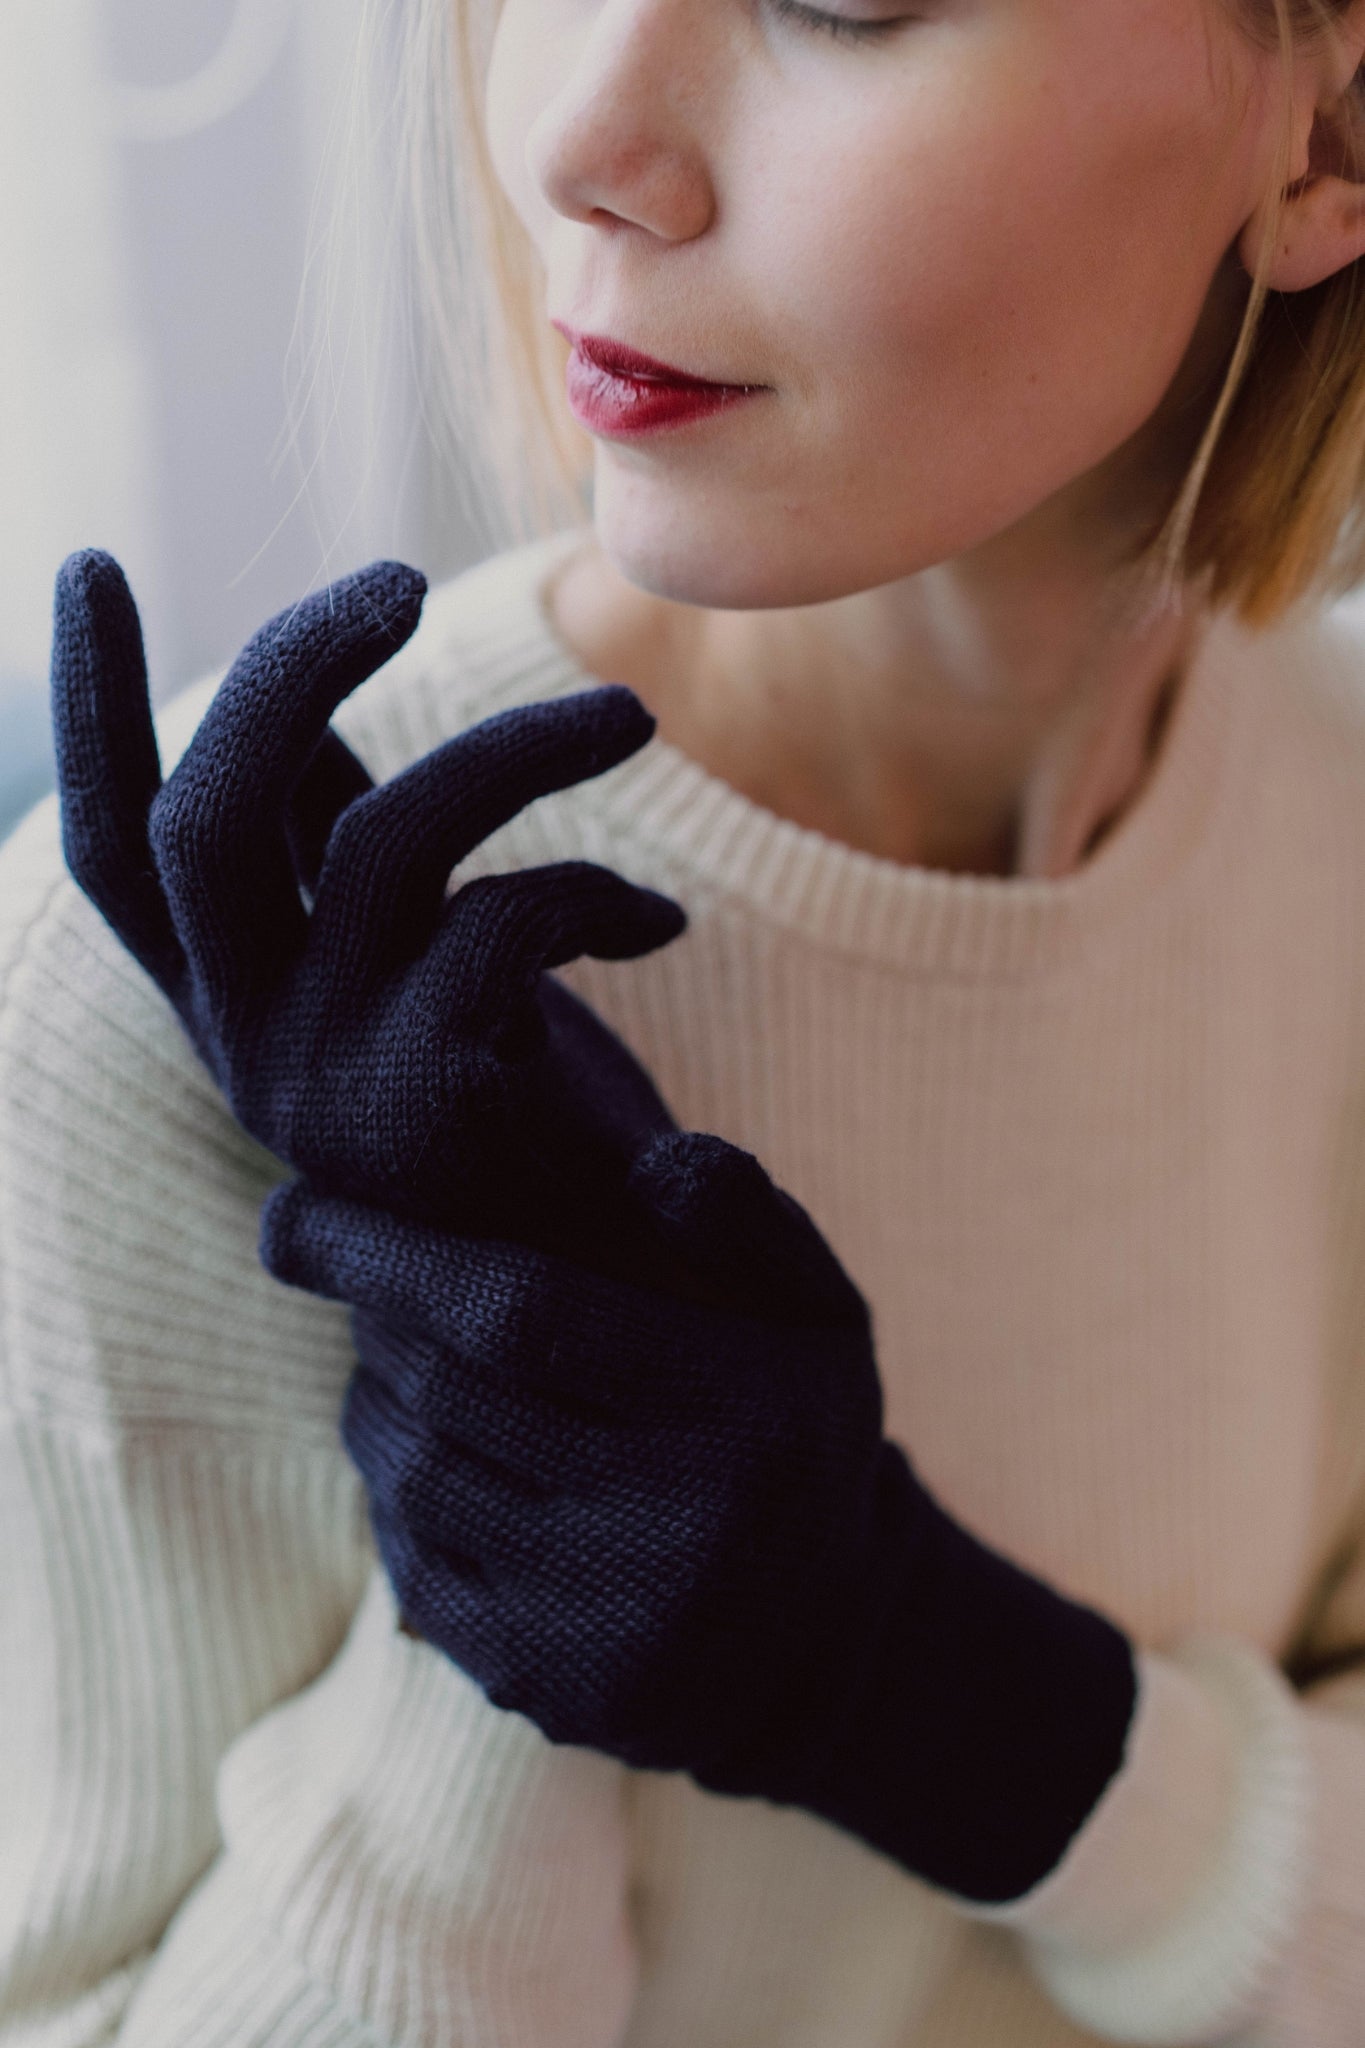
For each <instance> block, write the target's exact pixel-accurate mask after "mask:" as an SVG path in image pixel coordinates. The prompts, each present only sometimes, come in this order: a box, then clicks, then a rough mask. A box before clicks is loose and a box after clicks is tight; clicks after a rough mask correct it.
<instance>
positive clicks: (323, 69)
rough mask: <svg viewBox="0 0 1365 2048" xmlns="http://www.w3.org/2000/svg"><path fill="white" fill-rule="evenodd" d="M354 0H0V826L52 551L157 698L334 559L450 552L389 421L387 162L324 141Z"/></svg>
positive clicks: (449, 561) (28, 710)
mask: <svg viewBox="0 0 1365 2048" xmlns="http://www.w3.org/2000/svg"><path fill="white" fill-rule="evenodd" d="M399 4H401V0H399ZM358 6H359V0H3V4H0V832H2V831H3V830H4V829H5V827H6V825H7V824H8V823H9V822H11V821H12V817H13V815H14V813H15V811H16V810H17V809H18V808H19V807H20V806H21V804H22V803H24V802H27V801H28V800H29V798H30V797H31V795H32V794H33V792H34V791H35V790H36V789H37V788H38V787H40V786H41V779H42V777H43V775H44V774H45V772H46V761H45V751H46V700H45V677H46V669H47V660H48V648H49V638H50V617H51V601H52V584H53V578H54V576H55V574H56V571H57V568H58V565H59V564H60V562H61V561H62V559H63V558H64V556H65V555H66V554H68V553H69V552H70V551H71V550H73V549H75V548H79V547H89V546H99V547H104V548H108V549H109V550H110V551H111V552H112V553H113V554H115V555H116V556H117V557H118V559H119V560H120V561H121V562H122V564H123V566H124V569H125V570H126V572H127V575H128V578H129V581H130V583H131V584H132V587H133V590H134V593H135V595H136V597H137V599H138V603H139V606H140V608H141V611H142V615H143V622H144V628H145V632H146V638H147V643H148V654H149V661H150V666H151V670H152V677H153V686H154V691H155V694H156V696H157V697H158V699H161V698H164V697H165V696H166V695H167V694H169V693H170V692H171V691H173V690H174V689H176V688H178V687H179V686H180V685H182V684H183V683H185V682H187V681H189V680H191V679H192V678H193V677H195V676H197V675H200V674H203V673H205V672H206V671H207V670H209V669H210V668H212V667H214V666H216V665H218V664H220V663H223V662H225V661H226V660H227V659H228V658H229V657H230V656H231V655H232V654H233V653H234V652H235V650H236V648H237V647H238V646H239V645H240V643H241V642H242V640H243V639H245V638H246V637H247V635H248V634H249V633H250V632H251V631H252V630H253V629H254V628H255V627H256V626H257V625H259V624H260V623H261V621H262V620H264V619H265V618H266V617H268V616H269V615H270V614H271V613H272V612H274V611H276V610H278V609H279V608H280V607H281V606H282V605H284V604H286V603H288V602H290V601H291V600H292V599H293V598H295V597H297V596H298V595H300V594H301V592H302V591H304V590H306V589H309V588H312V587H315V586H316V585H317V584H318V583H319V582H322V581H325V580H327V579H328V578H329V577H331V576H333V575H337V574H340V573H343V572H344V571H345V570H347V569H349V568H353V567H355V566H356V565H357V564H359V563H361V562H363V561H368V560H370V559H372V558H373V557H374V556H376V555H380V554H384V555H398V556H401V557H403V558H404V559H406V560H409V561H413V562H416V563H417V564H419V565H420V566H421V567H422V568H424V569H425V570H427V572H428V573H429V574H431V575H433V576H437V575H444V574H448V573H450V571H451V570H452V569H454V568H456V567H458V566H460V565H461V564H462V563H463V562H464V561H467V560H470V559H473V557H474V555H475V554H476V553H477V551H478V549H477V544H476V543H475V541H474V540H473V538H472V536H471V534H470V532H469V530H468V528H467V526H466V525H465V524H464V523H463V522H462V520H461V517H460V514H459V512H458V509H455V508H454V498H453V495H452V490H451V485H450V480H449V479H448V478H445V477H442V476H438V475H436V474H435V473H434V469H433V463H432V458H431V457H430V455H429V453H428V452H427V447H428V444H427V437H426V436H425V434H424V432H423V430H422V428H421V425H420V421H419V418H418V415H417V410H416V394H415V390H414V388H413V375H412V370H411V367H410V362H409V357H408V353H407V347H406V341H405V336H406V332H407V329H406V326H405V319H406V314H407V310H408V309H407V306H406V304H405V291H404V285H403V280H402V279H401V278H397V277H395V275H394V271H393V263H392V245H393V238H392V236H390V235H386V233H385V227H384V218H385V209H386V207H387V206H389V205H390V204H391V203H392V188H391V186H390V184H389V176H390V172H391V170H392V163H391V157H392V156H393V155H394V154H396V152H393V151H390V152H386V151H385V150H384V148H383V147H382V143H381V147H380V149H379V151H378V156H377V160H376V161H374V162H372V163H369V164H365V163H360V164H357V163H355V162H354V161H353V160H351V159H348V154H347V148H346V145H345V139H344V133H342V134H339V132H338V124H344V123H345V121H346V120H347V118H348V109H349V105H350V103H349V101H348V99H347V98H346V94H345V87H346V84H347V78H348V69H347V67H348V60H349V58H350V54H351V49H352V42H353V37H354V32H355V22H356V12H357V8H358ZM369 83H370V87H371V90H372V92H373V94H374V95H375V96H376V104H377V105H378V106H379V107H380V109H381V110H382V107H383V105H384V104H385V103H386V95H387V94H388V93H389V92H390V91H391V85H392V81H391V79H390V78H388V77H386V76H384V75H383V73H382V67H380V69H379V72H378V74H377V75H376V76H374V77H373V78H371V79H370V81H369ZM348 162H349V168H350V173H351V175H350V176H349V178H348V176H347V166H348ZM338 206H339V207H340V208H341V209H342V212H341V218H342V221H343V232H342V235H341V237H340V241H339V244H338V245H336V246H339V248H340V250H341V265H340V270H339V271H337V270H336V268H335V265H333V269H332V271H330V272H329V271H328V270H327V268H326V266H327V263H328V261H329V260H330V259H329V258H328V256H327V249H328V248H329V247H331V246H333V245H330V244H328V243H327V241H326V229H327V225H328V223H329V221H330V220H331V219H332V218H333V215H334V211H335V209H336V208H337V207H338ZM310 262H311V264H312V266H313V270H312V275H313V277H314V280H315V289H314V291H313V294H312V297H311V299H310V301H309V305H310V306H311V307H312V308H313V309H314V311H315V312H316V311H318V310H319V308H320V306H321V304H322V303H323V302H324V301H326V302H329V303H330V304H331V306H332V312H331V324H330V331H329V333H328V351H327V355H326V357H325V359H324V360H323V362H322V364H321V366H319V364H318V362H317V361H316V360H314V359H313V358H311V357H310V354H309V350H310V344H311V340H312V336H313V331H314V330H313V329H312V328H311V327H310V325H309V324H308V322H307V321H305V322H304V324H303V326H302V327H301V328H297V329H296V318H297V316H298V314H299V309H300V291H301V286H302V284H303V281H304V274H305V269H306V267H307V266H308V265H309V263H310Z"/></svg>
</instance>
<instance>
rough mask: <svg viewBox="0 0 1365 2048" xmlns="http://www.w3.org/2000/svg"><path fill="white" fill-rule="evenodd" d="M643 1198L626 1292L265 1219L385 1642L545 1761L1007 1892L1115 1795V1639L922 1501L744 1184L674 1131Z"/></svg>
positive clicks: (860, 1309)
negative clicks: (425, 1666) (717, 1804)
mask: <svg viewBox="0 0 1365 2048" xmlns="http://www.w3.org/2000/svg"><path fill="white" fill-rule="evenodd" d="M629 1192H630V1195H631V1197H632V1199H633V1201H634V1202H635V1203H636V1204H637V1206H638V1209H639V1212H640V1214H641V1216H642V1217H643V1218H645V1219H646V1220H647V1224H648V1228H649V1231H650V1233H651V1235H652V1238H653V1241H654V1243H655V1245H656V1247H657V1259H656V1261H655V1262H654V1267H653V1270H652V1271H651V1267H650V1262H648V1261H642V1262H641V1264H640V1268H639V1270H638V1272H637V1276H636V1277H635V1278H634V1279H633V1280H621V1279H610V1278H607V1277H604V1276H603V1275H602V1274H601V1273H600V1272H595V1271H593V1270H591V1269H589V1268H587V1267H584V1266H582V1265H578V1264H576V1263H573V1262H571V1261H569V1260H566V1259H563V1258H558V1257H554V1256H549V1255H546V1254H544V1253H542V1252H537V1251H535V1250H532V1249H530V1248H529V1247H527V1246H526V1245H525V1244H518V1243H510V1242H495V1241H489V1240H487V1239H476V1238H465V1237H460V1236H457V1235H454V1234H451V1233H449V1232H441V1231H437V1230H433V1229H430V1228H426V1227H423V1226H420V1225H414V1224H412V1223H409V1222H406V1221H404V1220H403V1219H401V1218H398V1217H396V1216H394V1215H392V1214H390V1213H389V1212H387V1211H386V1210H385V1209H383V1208H382V1207H375V1206H368V1205H362V1204H358V1203H351V1202H347V1201H344V1200H337V1199H329V1198H326V1197H323V1196H319V1195H317V1194H315V1193H313V1192H311V1191H310V1190H309V1189H307V1188H306V1187H304V1186H302V1185H295V1186H293V1187H290V1188H285V1189H280V1190H277V1191H276V1193H275V1194H273V1195H272V1196H271V1197H270V1198H269V1200H268V1201H267V1203H266V1205H265V1208H264V1211H263V1215H262V1239H261V1253H262V1258H263V1260H264V1262H265V1264H266V1266H267V1267H268V1268H269V1270H270V1271H271V1272H272V1273H274V1274H275V1275H276V1277H277V1278H279V1279H281V1280H283V1281H286V1282H288V1283H290V1284H292V1285H294V1286H298V1287H304V1288H307V1289H310V1290H312V1291H313V1292H315V1293H319V1294H323V1295H327V1296H331V1297H334V1298H336V1299H338V1300H341V1301H344V1302H347V1303H349V1304H351V1306H352V1310H353V1316H352V1321H353V1327H354V1332H355V1339H356V1344H357V1348H358V1351H359V1354H360V1359H361V1363H360V1366H359V1367H358V1369H357V1371H356V1373H355V1376H354V1378H353V1380H352V1383H351V1387H350V1391H349V1394H348V1397H347V1403H346V1408H345V1414H344V1420H343V1434H344V1437H345V1441H346V1445H347V1448H348V1449H349V1451H350V1454H351V1456H352V1458H353V1459H354V1461H355V1463H356V1464H357V1466H358V1467H359V1469H360V1472H361V1474H362V1476H363V1478H364V1480H365V1484H366V1487H367V1490H368V1494H369V1503H370V1513H371V1520H372V1523H373V1527H374V1532H375V1537H376V1541H377V1544H378V1547H379V1550H380V1553H381V1556H382V1558H383V1561H384V1564H385V1567H386V1569H387V1571H388V1574H389V1576H390V1579H391V1580H392V1583H393V1585H394V1588H395V1591H396V1593H397V1596H398V1599H399V1602H400V1605H401V1608H402V1611H403V1613H404V1616H405V1617H406V1619H407V1620H408V1621H409V1622H410V1623H411V1624H412V1625H413V1628H414V1629H415V1630H416V1632H418V1633H420V1634H421V1635H423V1636H425V1637H426V1638H428V1639H429V1640H430V1641H431V1642H432V1643H433V1644H435V1645H436V1646H437V1647H438V1648H439V1649H441V1650H442V1651H444V1652H445V1654H446V1655H448V1656H449V1657H450V1658H452V1659H453V1660H454V1661H455V1662H456V1663H457V1664H459V1665H460V1666H461V1667H462V1668H463V1669H464V1670H465V1671H466V1672H467V1673H468V1674H469V1675H470V1676H471V1677H472V1678H473V1679H474V1680H475V1682H476V1683H477V1684H478V1685H479V1686H481V1687H482V1689H483V1690H484V1692H485V1693H486V1694H487V1696H488V1697H489V1699H490V1700H492V1701H493V1702H494V1704H495V1705H497V1706H499V1707H502V1708H505V1709H508V1710H512V1711H515V1712H518V1713H521V1714H524V1715H526V1716H527V1717H528V1718H529V1719H531V1720H532V1721H534V1722H536V1723H537V1724H538V1725H539V1727H540V1728H541V1729H542V1730H543V1732H544V1733H545V1734H546V1735H547V1736H548V1737H549V1738H550V1739H551V1740H552V1741H555V1742H564V1743H573V1744H577V1745H580V1746H583V1747H586V1748H592V1749H597V1750H601V1751H604V1752H606V1753H607V1754H609V1755H612V1756H615V1757H618V1758H620V1759H621V1760H622V1761H623V1762H625V1763H627V1764H630V1765H633V1766H636V1767H637V1768H642V1769H652V1770H665V1771H668V1770H683V1771H687V1772H689V1773H690V1774H691V1776H692V1777H693V1778H695V1779H696V1781H697V1782H698V1783H699V1784H701V1785H703V1786H705V1787H707V1788H708V1789H710V1790H712V1791H715V1792H720V1793H728V1794H732V1795H739V1796H760V1797H764V1798H767V1799H769V1800H772V1801H774V1802H776V1803H779V1804H783V1805H792V1806H800V1807H804V1808H805V1809H807V1810H808V1811H810V1812H812V1813H815V1814H818V1815H821V1816H823V1817H824V1818H826V1819H828V1820H830V1821H833V1822H834V1823H836V1824H837V1825H839V1826H841V1827H843V1828H845V1829H847V1830H848V1831H849V1832H851V1833H853V1834H855V1835H858V1836H860V1837H861V1838H862V1839H863V1840H864V1841H865V1842H868V1843H870V1844H871V1845H872V1846H873V1847H875V1848H877V1849H880V1850H881V1851H883V1852H884V1853H885V1854H887V1855H889V1856H891V1857H893V1858H895V1859H896V1860H897V1861H899V1862H900V1863H901V1864H902V1865H903V1866H904V1867H905V1868H906V1869H908V1870H910V1871H911V1872H913V1873H914V1874H916V1875H917V1876H919V1877H921V1878H924V1879H926V1880H927V1881H929V1882H930V1883H933V1884H936V1885H939V1886H942V1887H944V1888H946V1889H947V1890H949V1891H951V1892H954V1893H956V1894H958V1895H959V1896H960V1897H962V1898H965V1899H970V1900H973V1901H976V1902H981V1903H984V1902H991V1903H998V1902H1001V1901H1004V1900H1009V1899H1014V1898H1017V1897H1019V1896H1020V1895H1021V1894H1022V1893H1023V1892H1024V1891H1026V1890H1027V1889H1028V1888H1029V1887H1031V1886H1032V1885H1033V1884H1034V1883H1035V1882H1037V1881H1038V1880H1039V1879H1040V1878H1042V1877H1043V1876H1044V1875H1046V1874H1047V1873H1048V1872H1049V1871H1050V1870H1051V1869H1052V1868H1053V1867H1054V1866H1055V1864H1056V1863H1057V1862H1058V1860H1059V1859H1060V1857H1061V1855H1062V1853H1063V1851H1064V1850H1065V1848H1066V1845H1067V1843H1068V1841H1069V1840H1070V1838H1071V1836H1072V1835H1073V1834H1074V1833H1075V1831H1076V1830H1077V1829H1078V1828H1079V1827H1080V1825H1081V1824H1082V1822H1083V1821H1084V1820H1085V1818H1086V1816H1087V1815H1088V1814H1089V1812H1090V1811H1091V1809H1092V1807H1093V1806H1094V1804H1095V1802H1096V1800H1097V1799H1098V1798H1099V1796H1100V1794H1101V1792H1102V1791H1103V1789H1104V1787H1105V1785H1106V1784H1107V1783H1108V1781H1109V1779H1110V1778H1111V1776H1112V1775H1113V1773H1114V1772H1115V1771H1116V1769H1117V1768H1118V1766H1119V1763H1120V1761H1121V1757H1122V1753H1123V1747H1124V1742H1125V1738H1126V1734H1127V1730H1128V1726H1129V1722H1130V1719H1131V1716H1132V1712H1133V1707H1134V1699H1135V1675H1134V1663H1133V1655H1132V1651H1131V1648H1130V1645H1129V1642H1128V1639H1127V1638H1126V1637H1125V1636H1124V1635H1123V1634H1122V1633H1120V1631H1119V1630H1118V1629H1116V1628H1115V1627H1113V1626H1111V1624H1110V1623H1109V1622H1107V1621H1105V1620H1103V1619H1102V1618H1101V1617H1100V1616H1099V1615H1097V1614H1095V1613H1094V1612H1092V1611H1091V1610H1090V1609H1088V1608H1085V1607H1082V1606H1080V1605H1078V1604H1077V1603H1075V1602H1074V1601H1072V1600H1069V1599H1066V1598H1064V1597H1063V1596H1061V1595H1060V1594H1058V1593H1057V1592H1055V1591H1053V1590H1052V1589H1051V1588H1050V1587H1048V1586H1047V1585H1045V1584H1043V1583H1042V1582H1041V1581H1040V1580H1038V1579H1037V1578H1035V1577H1032V1576H1031V1575H1030V1574H1028V1573H1027V1572H1025V1571H1023V1570H1021V1569H1019V1568H1017V1567H1016V1566H1014V1565H1012V1564H1010V1563H1009V1562H1008V1561H1007V1560H1006V1559H1005V1558H1003V1557H1001V1556H1000V1555H999V1554H998V1553H996V1552H994V1551H992V1550H990V1549H988V1548H987V1547H986V1546H984V1545H983V1544H981V1543H979V1542H978V1541H976V1540H975V1539H974V1538H973V1537H972V1536H970V1535H969V1534H968V1533H967V1532H966V1531H965V1530H964V1529H962V1528H961V1527H959V1526H958V1525H957V1524H956V1523H955V1522H954V1521H953V1520H952V1519H951V1518H950V1517H949V1516H948V1515H947V1514H946V1513H945V1512H944V1511H943V1510H942V1509H941V1508H940V1507H939V1506H938V1505H937V1503H936V1502H935V1501H934V1500H933V1499H932V1498H931V1496H930V1495H929V1493H928V1492H927V1491H926V1489H925V1488H924V1487H923V1486H922V1485H921V1484H920V1482H919V1481H918V1479H917V1478H916V1476H915V1474H914V1472H913V1471H912V1468H911V1466H910V1463H909V1461H908V1460H907V1458H906V1456H905V1454H904V1452H903V1451H902V1450H900V1448H899V1447H898V1446H896V1445H895V1444H893V1443H891V1442H890V1441H888V1440H887V1439H886V1438H885V1437H884V1435H883V1433H882V1394H881V1386H880V1382H879V1378H878V1373H877V1369H876V1364H875V1360H874V1356H873V1347H872V1337H871V1331H870V1327H869V1319H868V1314H867V1310H866V1308H865V1306H864V1303H863V1301H862V1298H861V1296H860V1295H859V1294H858V1291H857V1289H856V1288H855V1287H854V1286H853V1284H852V1282H851V1281H850V1280H849V1279H848V1277H847V1276H846V1274H845V1273H844V1272H843V1270H842V1268H841V1267H840V1266H839V1264H838V1262H837V1261H836V1259H835V1258H834V1255H833V1253H832V1252H831V1251H830V1250H829V1249H828V1247H827V1246H826V1245H825V1243H824V1241H823V1239H822V1238H821V1237H820V1235H819V1233H818V1232H817V1231H816V1229H815V1227H814V1225H813V1224H812V1223H811V1221H810V1219H809V1218H808V1217H807V1216H806V1215H805V1213H804V1211H803V1210H801V1209H800V1208H799V1207H798V1206H797V1204H796V1203H794V1202H793V1201H792V1200H791V1199H790V1198H789V1197H788V1196H786V1195H785V1194H783V1193H781V1192H780V1191H779V1190H777V1189H776V1188H775V1187H774V1186H773V1185H772V1183H771V1182H770V1181H769V1179H768V1177H767V1175H766V1174H765V1173H764V1172H763V1169H762V1168H761V1167H760V1166H759V1165H758V1163H757V1161H756V1160H754V1159H753V1158H752V1157H751V1156H750V1155H749V1154H747V1153H744V1152H740V1151H737V1150H736V1149H735V1148H734V1147H732V1146H730V1145H727V1144H725V1143H723V1142H722V1141H721V1140H720V1139H718V1138H713V1137H708V1136H703V1135H700V1134H696V1133H683V1132H677V1131H674V1132H671V1133H667V1134H664V1135H662V1136H660V1137H657V1138H655V1139H652V1140H650V1141H647V1143H646V1144H645V1145H644V1146H643V1147H642V1149H641V1151H640V1154H639V1157H638V1159H637V1161H636V1164H635V1167H634V1170H633V1172H632V1175H631V1179H630V1184H629ZM665 1269H667V1277H664V1276H665Z"/></svg>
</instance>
